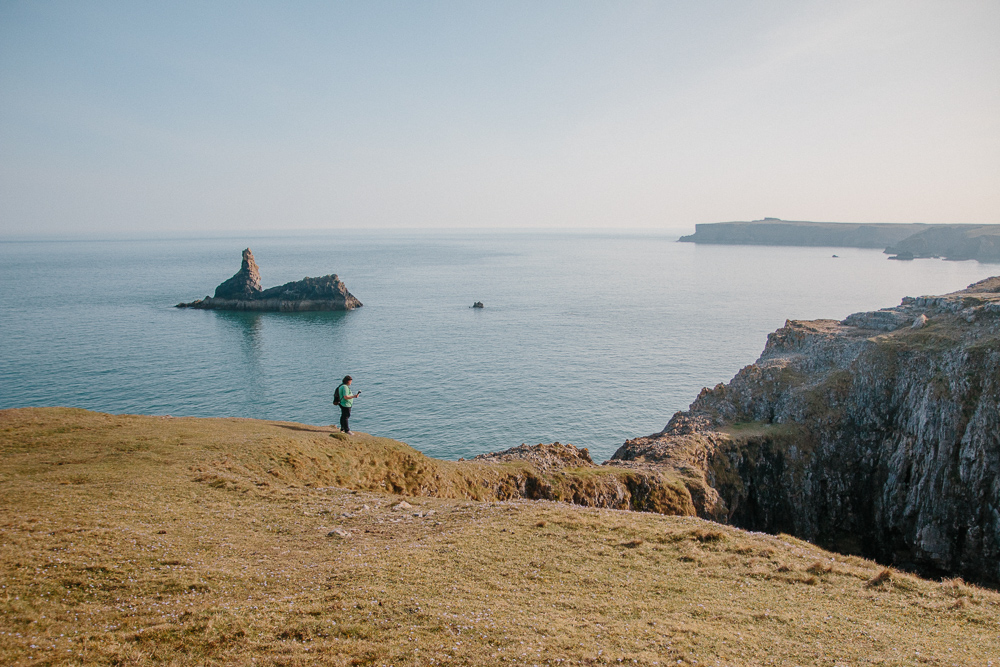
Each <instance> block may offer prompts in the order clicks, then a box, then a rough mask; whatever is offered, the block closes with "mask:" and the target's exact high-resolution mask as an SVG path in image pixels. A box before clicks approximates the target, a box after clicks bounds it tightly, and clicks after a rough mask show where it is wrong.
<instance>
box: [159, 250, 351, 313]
mask: <svg viewBox="0 0 1000 667" xmlns="http://www.w3.org/2000/svg"><path fill="white" fill-rule="evenodd" d="M362 305H363V304H362V303H361V302H360V301H358V300H357V299H356V298H355V297H354V295H353V294H351V293H350V292H348V291H347V287H346V286H345V285H344V283H343V282H341V280H340V278H338V277H337V276H336V275H329V276H323V277H321V278H304V279H302V280H296V281H294V282H290V283H285V284H284V285H279V286H278V287H271V288H269V289H266V290H265V289H261V282H260V270H259V269H258V268H257V262H256V261H254V258H253V253H252V252H251V251H250V248H247V249H246V250H244V251H243V264H242V266H241V267H240V270H239V271H237V272H236V274H235V275H234V276H233V277H232V278H230V279H229V280H226V281H225V282H223V283H222V284H220V285H219V286H218V287H216V288H215V296H213V297H209V296H206V297H205V298H204V299H199V300H197V301H192V302H190V303H179V304H177V307H178V308H201V309H216V310H260V311H281V312H294V311H306V310H351V309H354V308H358V307H360V306H362Z"/></svg>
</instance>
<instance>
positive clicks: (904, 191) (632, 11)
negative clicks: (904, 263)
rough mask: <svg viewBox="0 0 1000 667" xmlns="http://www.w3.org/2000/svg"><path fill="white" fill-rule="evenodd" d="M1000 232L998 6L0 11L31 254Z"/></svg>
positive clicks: (6, 172) (244, 1) (877, 3)
mask: <svg viewBox="0 0 1000 667" xmlns="http://www.w3.org/2000/svg"><path fill="white" fill-rule="evenodd" d="M998 211H1000V1H998V0H980V1H966V0H943V1H940V2H923V1H921V0H898V1H881V0H864V1H862V2H838V1H831V0H824V1H822V2H809V1H804V0H789V1H787V2H781V1H775V2H749V1H748V2H736V1H732V2H722V1H711V0H708V1H706V0H697V1H696V0H685V1H680V0H678V1H674V2H670V1H662V2H639V1H635V2H627V1H620V0H608V1H607V2H556V1H553V0H546V1H545V2H538V1H537V0H531V1H528V2H502V1H501V2H489V3H487V2H478V1H471V0H470V1H468V2H418V1H416V0H413V1H406V2H402V1H401V2H372V1H368V0H366V1H364V2H361V1H359V2H352V3H331V2H316V3H310V2H252V1H248V0H240V1H238V2H221V1H215V2H201V1H199V2H190V3H188V2H178V1H176V0H169V1H168V0H163V1H162V2H135V1H133V0H128V1H122V2H94V1H86V0H84V1H78V0H74V1H66V2H59V1H47V2H38V1H36V0H29V1H24V2H19V1H13V0H0V235H3V236H8V237H9V236H11V235H19V234H22V233H29V234H104V235H107V234H112V235H115V234H121V235H133V234H139V233H142V234H145V233H154V234H160V233H163V234H173V233H192V232H197V233H203V232H232V231H238V230H241V229H251V230H283V229H322V228H330V229H332V228H341V227H358V228H376V227H407V228H410V227H467V228H474V227H545V228H553V227H573V228H585V227H599V228H690V227H693V225H694V224H695V223H698V222H715V221H721V220H747V219H753V218H760V217H764V216H774V217H781V218H785V219H799V220H802V219H805V220H832V221H885V222H977V223H1000V215H998Z"/></svg>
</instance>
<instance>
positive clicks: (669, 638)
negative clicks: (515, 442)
mask: <svg viewBox="0 0 1000 667" xmlns="http://www.w3.org/2000/svg"><path fill="white" fill-rule="evenodd" d="M748 430H750V429H748ZM497 469H500V470H503V466H500V465H498V464H474V463H471V462H447V461H438V460H434V459H429V458H427V457H424V456H423V455H421V454H419V453H418V452H416V451H415V450H413V449H411V448H409V447H407V446H406V445H404V444H402V443H397V442H394V441H390V440H386V439H380V438H374V437H371V436H367V435H364V434H358V435H357V436H355V437H348V436H344V435H342V434H339V433H336V432H335V429H334V428H332V427H329V428H328V427H314V426H307V425H302V424H292V423H285V422H263V421H254V420H237V419H188V418H183V419H182V418H169V417H138V416H112V415H104V414H98V413H91V412H85V411H82V410H70V409H55V408H53V409H23V410H8V411H3V412H0V586H2V587H3V588H0V664H4V665H76V664H80V665H82V664H86V665H144V664H164V665H190V664H199V665H312V664H330V665H438V664H441V665H490V664H516V665H538V664H547V665H563V664H615V665H617V664H641V665H667V664H670V665H678V664H688V665H694V664H697V665H764V664H776V665H793V664H796V665H831V666H833V665H845V664H850V665H869V664H870V665H874V664H879V665H914V664H928V665H970V664H975V665H984V666H988V665H992V664H996V665H997V666H998V667H1000V659H998V658H997V656H1000V594H997V593H996V592H994V591H990V590H986V589H982V588H977V587H975V586H971V585H967V584H965V583H963V582H962V581H961V580H957V579H954V580H946V581H943V582H939V581H930V580H925V579H920V578H917V577H915V576H912V575H909V574H905V573H902V572H899V571H896V570H893V569H886V568H883V567H881V566H878V565H876V564H875V563H873V562H871V561H867V560H864V559H861V558H856V557H848V556H840V555H836V554H832V553H829V552H826V551H823V550H822V549H819V548H817V547H815V546H813V545H811V544H809V543H806V542H803V541H800V540H797V539H795V538H792V537H789V536H787V535H778V536H770V535H764V534H759V533H748V532H745V531H741V530H739V529H736V528H731V527H727V526H722V525H718V524H713V523H711V522H707V521H703V520H701V519H697V518H694V517H690V516H663V515H659V514H650V513H638V512H630V511H618V510H612V509H596V508H588V507H580V506H576V505H569V504H564V503H558V502H549V501H527V500H520V499H518V500H509V501H498V500H496V499H494V498H493V496H494V495H495V494H493V493H492V491H490V489H491V487H490V486H489V484H490V479H491V478H489V476H488V475H487V473H485V472H483V471H484V470H485V471H489V470H497ZM497 474H500V473H497ZM587 474H593V472H592V471H590V470H588V471H587ZM569 476H572V471H571V473H569ZM476 497H480V498H483V500H479V501H476V500H473V498H476ZM401 503H402V504H401ZM991 660H992V662H991Z"/></svg>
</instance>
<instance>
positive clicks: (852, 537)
mask: <svg viewBox="0 0 1000 667" xmlns="http://www.w3.org/2000/svg"><path fill="white" fill-rule="evenodd" d="M605 465H610V466H620V467H624V468H630V469H633V470H636V469H640V470H647V471H655V470H667V471H672V472H674V473H681V475H680V476H681V477H682V478H683V479H684V480H685V484H686V485H687V487H688V491H689V493H690V495H691V498H692V501H693V504H694V506H695V508H696V511H697V512H698V514H699V515H701V516H702V517H704V518H709V519H714V520H716V521H722V522H726V523H731V524H734V525H736V526H739V527H741V528H746V529H750V530H758V531H765V532H770V533H779V532H783V533H790V534H792V535H795V536H798V537H801V538H804V539H807V540H810V541H812V542H815V543H817V544H819V545H822V546H824V547H827V548H832V549H835V550H838V551H841V552H845V553H851V554H857V555H862V556H866V557H869V558H874V559H876V560H879V561H881V562H883V563H887V564H893V565H896V566H899V567H904V568H908V569H911V570H915V571H918V572H921V573H923V574H926V575H932V576H944V575H950V576H956V575H958V576H962V577H964V578H966V579H969V580H973V581H977V582H980V583H984V584H988V585H992V586H996V585H1000V277H996V278H990V279H988V280H984V281H981V282H979V283H975V284H973V285H970V286H969V287H968V288H967V289H965V290H962V291H959V292H955V293H952V294H946V295H943V296H924V297H913V298H906V299H903V301H902V303H901V304H900V305H899V306H896V307H895V308H887V309H883V310H880V311H875V312H871V313H856V314H854V315H851V316H850V317H848V318H846V319H844V320H842V321H837V320H816V321H810V322H796V321H789V322H786V323H785V326H784V327H782V328H780V329H778V330H777V331H775V332H774V333H772V334H770V335H769V336H768V340H767V345H766V347H765V349H764V352H763V353H762V354H761V356H760V358H759V359H758V360H757V362H756V363H754V364H752V365H750V366H747V367H746V368H744V369H743V370H741V371H740V372H739V373H738V374H737V375H736V377H735V378H733V380H732V381H731V382H729V383H728V384H719V385H717V386H716V387H715V388H713V389H707V388H706V389H704V390H702V392H701V394H700V395H699V396H698V397H697V399H696V400H695V401H694V403H692V404H691V406H690V409H689V410H688V411H686V412H678V413H677V414H675V415H674V417H673V418H672V419H671V420H670V422H669V423H668V424H667V426H666V427H665V428H664V430H663V431H661V432H660V433H656V434H653V435H650V436H647V437H643V438H636V439H634V440H629V441H627V442H626V443H625V444H624V445H623V446H622V447H621V448H619V450H618V451H617V452H616V453H615V454H614V456H613V457H612V460H611V461H608V462H607V463H606V464H605Z"/></svg>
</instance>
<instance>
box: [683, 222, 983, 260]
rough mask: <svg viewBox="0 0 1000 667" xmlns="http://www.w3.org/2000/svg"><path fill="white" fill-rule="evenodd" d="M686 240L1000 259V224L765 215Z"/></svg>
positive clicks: (699, 231) (718, 225)
mask: <svg viewBox="0 0 1000 667" xmlns="http://www.w3.org/2000/svg"><path fill="white" fill-rule="evenodd" d="M679 241H683V242H688V243H714V244H725V245H790V246H834V247H836V246H840V247H848V248H884V252H885V253H886V254H890V255H894V257H891V258H890V259H915V258H919V257H940V258H943V259H950V260H964V259H975V260H978V261H980V262H1000V225H929V224H921V223H913V224H897V223H883V222H870V223H855V222H808V221H803V220H781V219H779V218H764V219H763V220H751V221H744V222H715V223H709V224H701V225H695V233H694V234H691V235H689V236H682V237H681V238H680V239H679Z"/></svg>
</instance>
